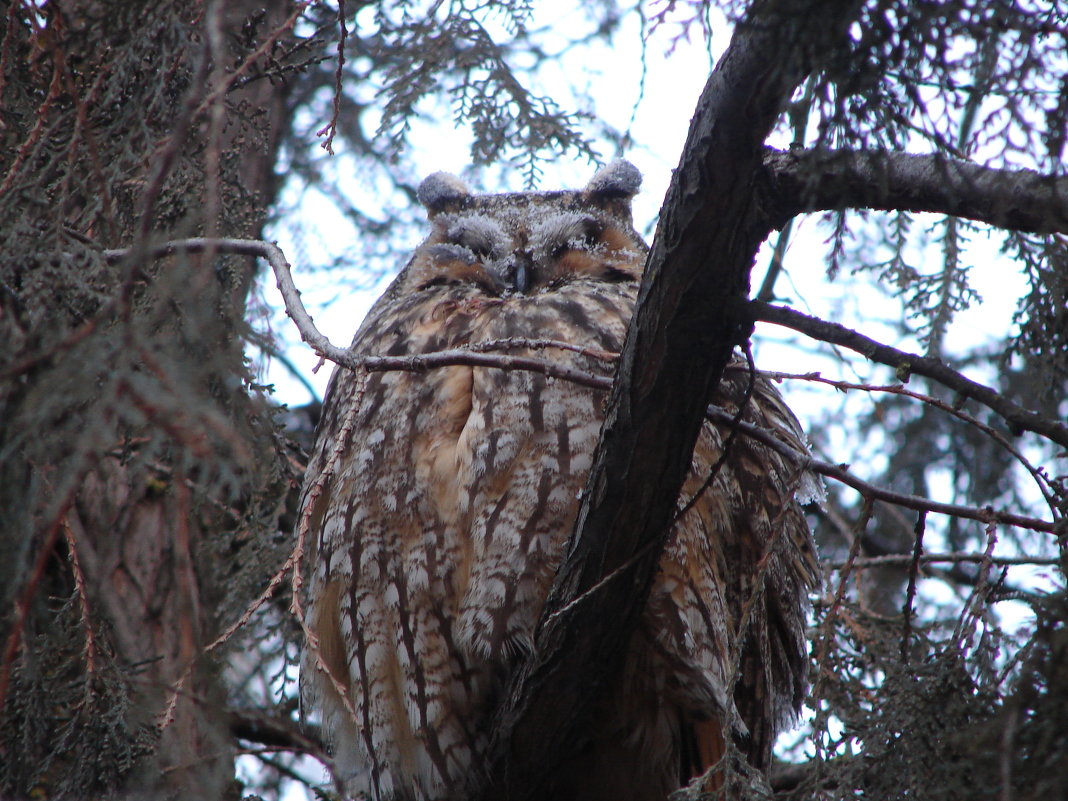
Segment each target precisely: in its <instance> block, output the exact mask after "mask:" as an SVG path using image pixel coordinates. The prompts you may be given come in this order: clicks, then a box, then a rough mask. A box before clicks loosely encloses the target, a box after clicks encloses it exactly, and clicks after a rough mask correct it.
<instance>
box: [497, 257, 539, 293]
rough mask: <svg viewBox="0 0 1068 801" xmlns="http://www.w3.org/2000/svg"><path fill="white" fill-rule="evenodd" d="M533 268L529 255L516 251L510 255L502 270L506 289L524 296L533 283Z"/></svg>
mask: <svg viewBox="0 0 1068 801" xmlns="http://www.w3.org/2000/svg"><path fill="white" fill-rule="evenodd" d="M533 266H534V265H533V261H532V260H531V258H530V254H529V253H526V252H525V251H518V252H516V253H514V254H512V256H511V257H510V258H509V259H508V261H507V263H506V264H505V265H504V270H502V272H503V273H504V275H503V276H502V278H503V279H504V282H505V284H507V285H508V288H509V289H511V290H512V291H513V292H518V293H520V294H524V295H525V294H526V293H527V292H528V291H529V290H530V286H531V284H532V283H533V279H534V273H533Z"/></svg>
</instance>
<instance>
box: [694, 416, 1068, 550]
mask: <svg viewBox="0 0 1068 801" xmlns="http://www.w3.org/2000/svg"><path fill="white" fill-rule="evenodd" d="M706 413H707V415H708V418H709V419H710V420H712V421H713V422H716V423H719V424H721V425H732V424H733V425H734V426H735V427H737V428H738V430H739V431H741V432H742V433H743V434H746V435H747V436H750V437H752V438H753V439H756V440H759V441H760V442H761V443H762V444H764V445H766V446H767V447H769V448H771V449H772V450H775V451H778V452H779V453H781V454H782V455H783V456H785V457H786V458H787V459H789V460H790V461H792V462H793V463H794V464H797V465H800V466H803V467H806V468H807V469H809V470H812V471H813V472H815V473H819V474H820V475H823V476H826V477H828V478H833V479H834V480H835V481H840V482H841V483H843V484H845V485H847V486H850V487H852V488H853V489H855V490H856V491H857V492H859V493H860V494H861V495H863V496H864V497H866V498H874V499H875V500H879V501H886V502H887V503H892V504H894V505H895V506H903V507H905V508H906V509H914V510H916V511H918V512H937V513H938V514H943V515H952V516H954V517H962V518H965V519H967V520H979V521H982V522H983V523H1004V524H1006V525H1009V526H1020V527H1021V528H1029V529H1032V530H1034V531H1046V532H1052V531H1053V530H1054V527H1055V525H1056V524H1055V523H1054V522H1052V521H1049V520H1042V519H1041V518H1038V517H1027V516H1026V515H1018V514H1014V513H1012V512H1002V511H999V510H997V509H994V508H993V507H992V506H987V507H984V508H982V509H980V508H978V507H975V506H962V505H960V504H956V503H941V502H940V501H933V500H931V499H930V498H924V497H921V496H919V495H909V494H907V493H903V492H893V491H892V490H888V489H885V488H884V487H879V486H876V485H875V484H869V483H868V482H867V481H864V480H862V479H859V478H857V477H856V476H854V475H853V474H852V473H850V472H849V467H848V466H847V465H835V464H831V463H830V462H825V461H823V460H821V459H816V458H815V457H813V456H811V455H809V454H804V453H800V452H798V451H795V450H794V449H793V448H791V447H789V446H788V445H786V444H784V443H782V442H780V441H779V440H777V439H776V438H775V437H774V436H772V435H771V434H770V433H769V432H767V431H764V430H763V429H761V428H760V427H759V426H754V425H752V424H751V423H746V422H743V421H741V420H737V421H735V420H734V415H733V414H731V413H730V412H727V411H725V410H724V409H721V408H719V407H718V406H709V407H708V409H707V410H706Z"/></svg>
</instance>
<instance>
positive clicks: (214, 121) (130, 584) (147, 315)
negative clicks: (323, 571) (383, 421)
mask: <svg viewBox="0 0 1068 801" xmlns="http://www.w3.org/2000/svg"><path fill="white" fill-rule="evenodd" d="M265 5H266V6H268V8H267V10H266V11H264V12H262V13H261V12H260V9H263V8H264V6H265ZM290 6H291V4H290V3H289V2H285V1H284V0H273V2H271V3H267V4H264V3H260V2H256V3H253V2H244V1H242V2H237V3H209V4H187V3H179V2H173V3H155V2H151V3H150V2H145V3H129V2H125V0H124V1H123V2H118V0H110V1H109V0H103V1H102V2H76V1H75V0H67V2H61V3H49V4H47V5H45V6H44V7H43V10H41V11H40V12H39V13H35V12H33V11H32V7H29V6H27V7H22V6H16V7H15V8H14V9H11V8H8V4H3V7H4V8H5V13H4V15H3V18H4V19H5V20H7V23H6V27H5V30H4V33H3V37H4V42H3V47H4V52H5V54H6V55H5V59H4V61H3V65H2V66H3V70H4V72H3V78H2V80H3V83H2V84H0V108H3V109H4V111H3V122H4V125H3V126H2V128H0V154H2V155H0V174H2V177H0V181H2V182H3V189H2V190H0V239H2V241H3V242H4V244H5V246H4V248H3V254H2V256H0V259H2V261H0V275H2V278H3V282H4V283H3V289H4V294H3V298H2V300H0V332H2V334H0V335H2V338H3V341H4V343H5V347H4V349H3V350H4V353H3V356H2V357H0V358H2V362H0V376H2V380H3V384H2V394H0V417H2V418H3V419H4V421H5V424H4V426H3V427H2V430H0V453H2V454H3V458H2V460H0V461H2V468H0V470H2V476H0V495H2V506H3V508H4V509H5V515H4V521H3V523H2V535H0V537H2V539H0V547H2V549H3V553H4V554H5V557H6V558H5V559H4V560H3V564H0V588H2V589H0V593H2V595H3V598H2V600H3V601H4V611H5V616H4V618H3V621H2V626H3V629H2V632H0V634H2V639H0V642H2V644H3V652H2V661H0V729H2V730H3V733H2V734H0V748H2V752H0V753H2V757H0V764H2V767H0V794H2V795H5V796H13V797H25V796H29V795H33V796H34V797H70V796H76V797H88V796H102V795H107V794H115V795H119V796H132V795H136V796H138V797H157V798H162V797H177V796H179V795H181V796H190V797H192V796H196V797H204V798H223V797H225V796H226V795H227V792H228V790H227V788H229V787H231V786H232V785H233V745H232V738H231V736H230V733H229V724H228V720H227V716H226V715H225V709H224V707H223V702H224V701H225V690H224V687H223V684H222V682H221V681H220V669H219V666H218V665H217V664H215V663H214V661H213V659H212V658H211V657H210V656H207V655H206V651H205V649H206V647H207V646H208V644H209V643H211V642H212V640H214V639H215V638H216V637H217V636H218V634H219V633H220V631H221V630H222V626H223V625H225V624H226V623H227V622H229V620H230V619H231V618H233V617H235V616H236V615H237V614H240V612H241V609H237V610H236V611H235V610H233V609H228V608H227V605H228V604H231V603H232V602H233V599H234V598H235V597H238V596H236V595H235V594H234V593H233V592H229V589H230V587H229V586H228V585H229V584H230V583H231V582H233V580H234V572H235V570H236V569H237V568H236V567H234V566H233V565H235V564H238V563H241V562H243V561H245V560H248V561H251V562H253V563H255V562H256V558H255V557H250V556H249V554H248V553H247V549H245V545H246V544H247V543H249V542H251V541H252V540H254V539H255V537H254V536H252V535H255V534H256V533H258V532H259V531H262V530H268V531H271V530H272V529H273V527H274V526H276V519H275V518H276V509H277V506H278V503H277V498H278V496H279V494H280V493H284V491H285V487H286V485H285V483H284V481H285V478H286V476H285V474H284V469H283V467H282V466H281V460H280V459H279V456H278V453H277V451H276V448H275V446H274V438H273V437H272V436H271V432H272V431H273V426H272V423H271V422H270V417H269V410H268V409H267V406H266V404H265V403H264V402H263V401H262V400H259V399H257V398H256V397H255V396H254V395H252V394H249V393H248V392H246V390H245V388H246V386H247V383H248V381H249V376H248V374H247V369H246V367H245V365H244V363H243V344H242V339H241V332H242V327H243V325H244V323H243V320H244V315H245V308H244V305H245V300H246V294H247V290H248V287H249V284H250V280H251V277H252V272H253V270H254V269H255V263H254V262H253V261H252V260H245V259H237V258H229V259H222V258H216V257H213V256H211V255H204V256H198V257H172V258H169V259H166V260H151V259H147V258H145V256H144V249H145V248H146V247H147V246H148V245H150V244H151V243H152V242H156V241H159V240H162V239H167V238H171V237H175V236H188V235H197V234H208V235H211V234H218V235H222V236H237V237H255V236H258V235H259V229H260V227H261V225H262V223H263V219H264V212H265V209H266V206H267V204H268V203H269V201H270V198H271V195H272V194H273V191H274V176H273V165H274V161H275V149H276V144H277V141H278V134H279V131H280V126H282V125H284V124H285V122H286V120H285V119H284V117H283V114H282V110H283V103H284V95H285V92H286V86H285V84H283V83H281V82H277V81H270V80H267V79H262V78H261V79H259V80H249V79H250V78H255V76H256V70H257V69H259V64H258V62H257V61H256V60H255V59H253V64H252V65H251V66H250V67H249V68H247V69H245V70H244V72H243V73H242V79H243V80H245V81H247V82H246V83H244V85H243V86H241V88H239V89H234V88H232V87H229V86H228V85H225V82H226V81H227V79H228V78H229V77H230V76H231V75H232V74H234V73H235V71H236V70H238V69H241V67H240V66H235V65H241V64H243V63H244V62H245V60H246V59H249V58H250V56H252V54H253V53H254V51H255V50H256V48H257V47H259V46H260V45H261V44H263V42H264V41H265V40H266V38H267V37H269V36H275V35H277V36H278V38H279V39H280V40H283V41H284V37H285V36H286V35H287V33H288V31H287V30H286V29H285V28H284V27H282V26H283V23H285V21H286V20H287V16H288V14H289V13H290V10H291V9H290ZM27 9H30V10H27ZM246 23H248V24H246ZM7 54H9V55H7ZM104 248H131V253H130V255H129V257H128V258H126V259H124V260H123V261H121V262H120V263H118V264H113V265H112V264H108V263H107V261H106V260H105V258H104V256H103V253H102V250H103V249H104ZM6 510H11V511H10V513H8V512H7V511H6ZM231 560H232V561H231ZM255 567H257V568H259V569H260V570H261V571H262V570H264V569H265V567H264V565H263V564H260V563H256V564H255ZM235 789H236V788H235Z"/></svg>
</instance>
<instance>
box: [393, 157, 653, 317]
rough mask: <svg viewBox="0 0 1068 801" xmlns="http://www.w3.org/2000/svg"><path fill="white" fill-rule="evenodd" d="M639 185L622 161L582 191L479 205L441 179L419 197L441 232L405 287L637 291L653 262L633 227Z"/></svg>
mask: <svg viewBox="0 0 1068 801" xmlns="http://www.w3.org/2000/svg"><path fill="white" fill-rule="evenodd" d="M641 180H642V177H641V173H639V172H638V169H637V168H636V167H635V166H634V165H633V164H631V163H630V162H627V161H622V160H617V161H613V162H611V163H610V164H608V165H607V166H605V167H602V168H601V169H600V170H598V171H597V173H596V174H595V175H594V176H593V179H592V180H591V181H590V182H589V183H588V184H587V185H586V187H585V188H584V189H582V190H578V191H557V192H510V193H505V194H499V195H478V194H473V193H472V192H471V190H470V189H468V188H467V186H466V185H465V184H464V183H463V181H461V180H460V179H459V178H457V177H456V176H454V175H450V174H448V173H442V172H437V173H434V174H433V175H431V176H429V177H428V178H427V179H426V180H424V181H423V183H422V185H421V186H420V187H419V200H420V201H421V202H422V204H423V206H424V207H426V210H427V214H428V216H429V219H430V222H431V225H432V226H433V230H432V232H431V234H430V236H429V237H428V238H427V240H426V241H425V242H424V243H423V244H422V245H421V246H420V248H419V250H418V251H417V252H416V255H415V257H414V258H413V260H412V262H411V263H410V264H409V266H408V269H407V271H406V272H407V274H406V276H405V280H404V283H405V284H407V286H408V287H409V288H410V289H416V290H418V289H423V288H426V287H430V286H437V285H447V284H453V283H473V284H476V285H478V286H479V287H481V289H482V290H484V291H485V292H486V293H488V294H490V295H496V296H506V295H510V294H523V295H527V294H533V293H535V292H540V291H543V290H546V289H552V288H553V287H556V286H560V285H561V284H563V283H565V282H568V281H574V280H579V279H586V280H599V281H607V282H612V283H618V282H624V281H626V282H636V281H637V280H638V279H639V278H640V277H641V272H642V268H643V267H644V265H645V257H646V253H647V252H648V247H647V246H646V244H645V242H644V241H643V240H642V238H641V237H640V236H639V235H638V232H637V231H635V230H634V226H633V223H632V221H631V208H630V204H631V198H633V197H634V195H635V194H636V193H637V191H638V187H639V186H640V185H641Z"/></svg>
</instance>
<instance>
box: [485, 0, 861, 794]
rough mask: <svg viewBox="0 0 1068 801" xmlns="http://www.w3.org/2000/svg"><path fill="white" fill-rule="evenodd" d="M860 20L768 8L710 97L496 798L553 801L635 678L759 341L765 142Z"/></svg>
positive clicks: (492, 769) (839, 1)
mask: <svg viewBox="0 0 1068 801" xmlns="http://www.w3.org/2000/svg"><path fill="white" fill-rule="evenodd" d="M856 6H857V3H855V2H845V0H835V1H833V2H831V1H829V0H778V1H777V2H775V1H769V2H758V3H755V4H754V6H753V8H752V9H751V10H750V12H749V14H748V16H747V19H746V20H743V21H742V22H741V23H740V24H739V25H738V27H737V29H736V31H735V35H734V37H733V39H732V41H731V43H730V45H729V47H728V48H727V51H726V53H725V54H724V55H723V57H722V59H720V61H719V63H718V64H717V65H716V68H715V70H714V71H713V73H712V75H711V77H710V78H709V80H708V83H707V84H706V86H705V89H704V92H703V93H702V95H701V99H700V100H699V102H698V107H697V112H696V114H695V116H694V119H693V123H692V125H691V128H690V133H689V138H688V140H687V144H686V147H685V150H684V152H683V156H682V159H681V161H680V164H679V168H678V169H677V170H676V172H675V175H674V178H673V181H672V184H671V188H670V189H669V190H668V194H667V198H666V199H665V202H664V207H663V209H662V212H661V218H660V226H659V229H658V231H657V235H656V238H655V240H654V242H653V247H652V252H651V254H650V258H649V262H648V265H647V267H646V272H645V277H644V280H643V283H642V289H641V292H640V295H639V301H638V308H637V311H636V313H635V317H634V319H633V320H632V322H631V326H630V329H629V332H628V335H627V341H626V344H625V346H624V349H623V353H622V355H621V359H620V367H619V372H618V375H617V379H616V382H615V384H614V386H613V391H612V395H611V399H610V402H609V407H608V413H607V418H606V421H605V424H604V427H603V429H602V435H601V441H600V444H599V446H598V449H597V452H596V454H595V456H594V465H593V469H592V472H591V474H590V478H589V482H588V484H587V487H586V491H585V493H584V496H583V502H582V506H581V509H580V512H579V516H578V521H577V523H576V528H575V531H574V533H573V535H572V538H571V540H570V542H569V546H568V550H567V558H566V560H565V563H564V564H563V566H562V567H561V569H560V570H559V572H558V574H557V579H556V582H555V584H554V587H553V591H552V593H551V594H550V597H549V600H548V602H547V604H546V609H545V612H544V614H543V617H542V621H541V623H540V624H539V628H538V630H537V633H536V639H535V648H534V650H533V652H532V653H531V655H530V656H529V658H528V659H527V660H526V661H525V662H524V664H523V665H522V667H521V669H520V670H519V671H517V673H516V674H515V677H514V680H513V682H512V684H511V687H510V688H509V692H508V695H507V696H506V698H505V700H504V702H503V704H502V706H501V708H500V709H499V714H498V720H497V725H496V728H495V732H494V742H493V748H492V749H491V752H490V754H489V760H488V764H487V768H488V780H487V783H486V785H485V786H483V787H482V788H481V790H482V792H481V794H480V796H479V797H481V798H484V799H488V798H510V799H526V798H549V797H552V781H553V773H554V766H556V765H559V764H561V762H563V761H564V760H565V759H566V758H567V757H568V756H569V755H571V756H573V755H574V754H575V751H576V749H578V748H581V744H582V742H583V741H584V740H585V739H586V738H587V737H588V736H589V734H590V733H591V731H592V728H591V727H593V726H594V725H595V724H594V723H593V722H592V721H591V720H590V715H589V711H590V709H591V707H592V705H593V704H594V703H596V700H597V693H598V691H599V690H601V689H602V688H603V687H605V686H606V685H607V684H608V683H610V682H611V680H612V678H613V676H614V675H615V673H616V671H618V670H619V669H620V667H621V664H622V661H623V655H624V652H625V649H626V646H627V643H628V641H629V639H630V634H631V632H632V631H633V630H634V627H635V626H636V624H637V621H638V619H639V617H640V615H641V611H642V609H643V607H644V604H645V600H646V597H647V595H648V591H649V587H650V584H651V581H652V577H653V575H654V573H655V570H656V566H657V564H658V562H659V557H660V553H661V551H662V549H663V544H664V541H665V539H666V535H667V532H668V530H669V528H670V522H671V519H672V516H673V514H674V511H675V504H676V498H677V497H678V493H679V489H680V487H681V486H682V483H683V480H684V479H685V477H686V474H687V471H688V469H689V465H690V459H691V454H692V452H693V446H694V442H695V440H696V438H697V434H698V431H699V429H700V426H701V421H702V419H703V416H704V409H705V406H706V404H707V403H708V400H709V398H710V396H711V393H712V390H713V388H714V387H715V385H716V384H717V383H718V381H719V379H720V375H721V374H722V371H723V368H724V366H725V365H726V364H727V361H728V360H729V358H730V354H731V352H732V350H733V348H734V345H735V344H736V343H737V342H738V341H739V339H742V338H744V335H745V332H742V331H739V320H740V318H739V316H738V315H737V313H736V311H735V310H734V307H733V306H732V303H731V299H737V298H741V297H744V296H745V295H746V294H747V292H748V285H749V270H750V268H751V266H752V261H753V256H754V255H755V253H756V250H757V248H758V247H759V245H760V243H761V242H762V241H763V239H764V238H765V237H766V235H767V233H768V231H769V230H770V226H769V224H768V220H767V218H766V216H765V215H763V213H762V212H761V211H760V210H759V208H758V205H757V203H755V199H754V186H755V185H756V183H757V176H758V174H759V173H760V171H761V170H762V169H763V166H762V160H763V149H762V148H763V143H764V140H765V138H766V137H767V135H768V134H769V132H770V131H771V129H772V127H773V125H774V123H775V120H776V119H777V118H778V116H779V114H780V112H781V111H782V109H783V108H784V106H785V105H786V103H787V102H788V100H789V98H790V95H791V93H792V92H793V90H794V88H795V87H796V86H797V85H798V83H799V82H800V81H801V80H802V79H803V78H804V76H805V75H806V74H807V72H808V71H809V70H810V69H811V68H812V67H813V66H815V62H816V61H817V59H818V58H819V57H820V56H823V55H825V54H828V53H830V52H832V51H833V49H834V46H835V43H836V42H837V41H839V37H841V36H842V35H843V32H844V30H845V28H846V26H847V25H848V23H849V21H850V20H851V19H852V17H853V15H854V13H855V10H856ZM607 576H613V578H612V580H610V581H605V580H604V579H605V578H606V577H607ZM593 587H598V590H597V591H596V592H592V593H589V591H590V590H591V588H593ZM587 593H589V594H588V595H587ZM580 597H581V598H583V600H582V602H581V603H574V601H575V599H578V598H580ZM561 610H566V611H564V612H561Z"/></svg>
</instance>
